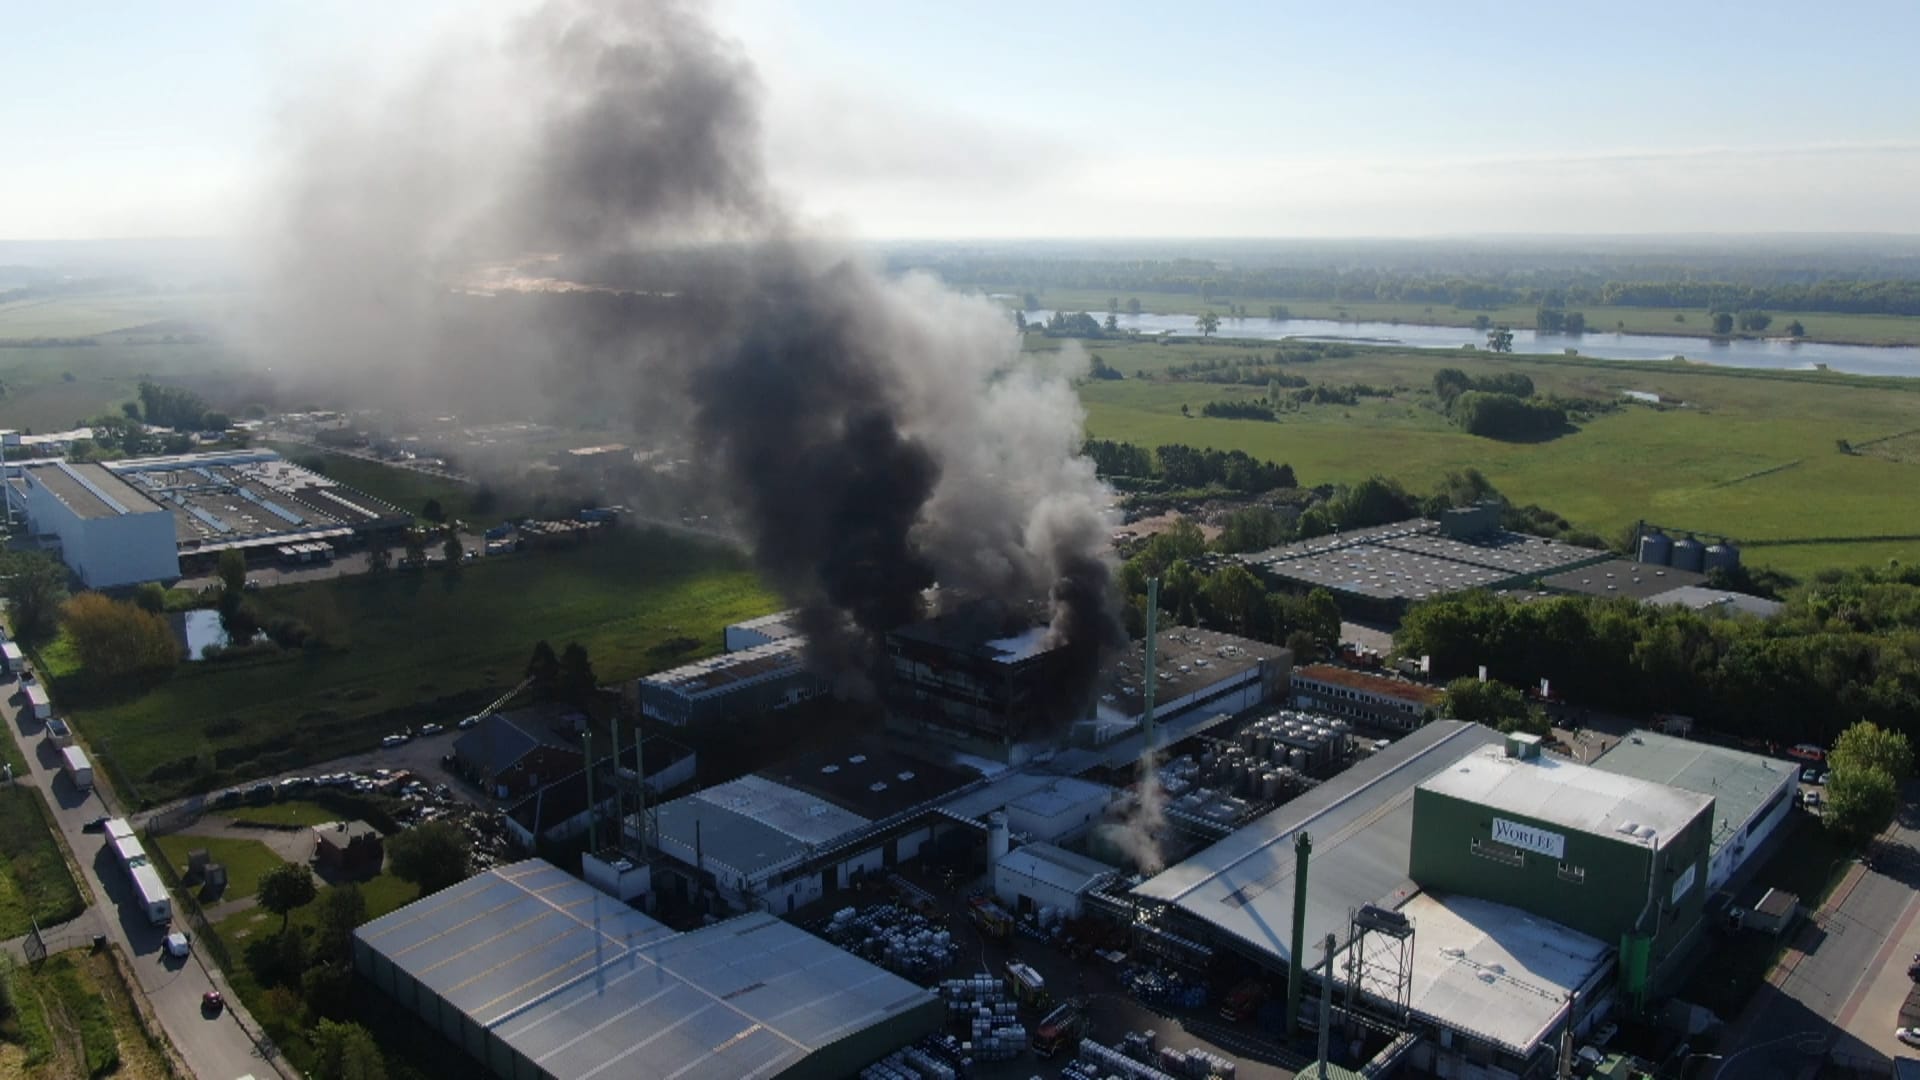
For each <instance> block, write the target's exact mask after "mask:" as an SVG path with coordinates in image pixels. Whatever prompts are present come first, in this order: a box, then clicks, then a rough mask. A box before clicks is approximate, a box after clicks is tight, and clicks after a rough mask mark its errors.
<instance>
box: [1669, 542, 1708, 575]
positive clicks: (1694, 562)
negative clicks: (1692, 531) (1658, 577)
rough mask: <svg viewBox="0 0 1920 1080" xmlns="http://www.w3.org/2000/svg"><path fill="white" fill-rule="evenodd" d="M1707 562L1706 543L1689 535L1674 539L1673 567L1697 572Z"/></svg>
mask: <svg viewBox="0 0 1920 1080" xmlns="http://www.w3.org/2000/svg"><path fill="white" fill-rule="evenodd" d="M1706 562H1707V545H1705V544H1703V543H1701V542H1700V541H1698V540H1696V539H1694V538H1693V537H1691V536H1688V537H1686V538H1685V539H1682V540H1676V541H1674V544H1673V563H1672V565H1673V568H1674V569H1676V570H1691V571H1693V572H1694V573H1696V574H1697V573H1699V572H1700V571H1701V570H1702V569H1703V568H1704V567H1705V566H1706Z"/></svg>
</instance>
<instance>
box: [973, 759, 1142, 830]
mask: <svg viewBox="0 0 1920 1080" xmlns="http://www.w3.org/2000/svg"><path fill="white" fill-rule="evenodd" d="M1114 796H1115V792H1114V790H1113V789H1112V788H1110V787H1108V786H1106V785H1105V784H1096V783H1094V782H1093V781H1091V780H1082V779H1079V778H1077V777H1072V776H1058V775H1054V774H1052V773H1042V772H1021V771H1011V772H1006V773H1003V774H1001V775H999V776H996V777H994V778H993V780H992V782H991V783H988V784H985V785H983V786H980V787H974V788H969V789H967V790H966V791H965V792H964V793H962V794H960V795H957V796H955V797H953V798H950V799H947V800H946V801H944V802H942V803H941V804H940V805H939V807H938V813H939V815H940V816H941V817H945V818H950V819H953V820H955V821H964V822H967V823H969V824H972V825H976V826H979V827H982V828H984V827H985V826H986V825H987V822H988V819H989V818H990V817H991V816H992V815H993V814H994V813H996V812H998V813H1002V814H1005V815H1006V819H1007V826H1008V828H1009V829H1010V830H1011V831H1012V835H1013V836H1015V837H1018V838H1019V839H1020V840H1022V841H1041V842H1045V843H1054V844H1058V843H1063V842H1065V841H1068V840H1071V839H1074V838H1075V837H1077V836H1079V835H1080V834H1081V833H1084V832H1086V831H1087V829H1089V828H1090V827H1092V826H1093V825H1096V824H1098V823H1099V821H1100V819H1101V818H1102V817H1103V816H1104V815H1105V814H1106V811H1107V808H1108V807H1109V806H1110V805H1112V803H1113V801H1114Z"/></svg>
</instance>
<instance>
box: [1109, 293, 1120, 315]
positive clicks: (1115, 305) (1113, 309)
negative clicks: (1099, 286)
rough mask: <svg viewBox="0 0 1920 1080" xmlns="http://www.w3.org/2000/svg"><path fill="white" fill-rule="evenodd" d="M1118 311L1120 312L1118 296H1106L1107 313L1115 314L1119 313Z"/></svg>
mask: <svg viewBox="0 0 1920 1080" xmlns="http://www.w3.org/2000/svg"><path fill="white" fill-rule="evenodd" d="M1119 312H1120V298H1119V297H1117V296H1109V297H1107V314H1109V315H1117V314H1119Z"/></svg>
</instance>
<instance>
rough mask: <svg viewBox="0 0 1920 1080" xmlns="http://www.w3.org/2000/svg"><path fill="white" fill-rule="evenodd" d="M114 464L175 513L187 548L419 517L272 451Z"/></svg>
mask: <svg viewBox="0 0 1920 1080" xmlns="http://www.w3.org/2000/svg"><path fill="white" fill-rule="evenodd" d="M107 468H108V469H109V470H110V471H111V472H112V473H113V475H114V476H116V477H117V478H118V479H119V480H120V481H121V482H122V483H124V484H125V485H127V486H128V488H129V490H138V491H139V492H141V493H142V494H143V495H144V496H145V497H146V498H147V499H148V500H150V501H151V502H153V503H154V504H155V505H157V506H159V507H161V508H164V509H166V510H167V511H169V512H170V513H172V514H173V518H174V536H175V538H176V540H177V541H178V542H179V545H180V547H181V549H182V550H198V551H219V550H222V549H225V548H232V547H246V546H251V545H253V544H256V543H261V542H264V541H267V540H272V541H275V542H286V541H289V540H314V539H332V538H339V537H345V536H350V535H352V533H353V532H354V530H355V529H357V528H361V527H364V526H372V525H387V524H399V523H402V522H404V521H408V520H411V515H409V514H408V513H407V512H406V511H403V510H400V509H398V508H397V507H395V506H393V505H391V504H389V503H386V502H383V501H381V500H379V499H376V498H374V497H373V496H371V495H368V494H365V493H364V492H360V491H355V490H353V489H352V488H348V487H344V486H342V485H340V484H339V483H337V482H335V481H333V480H331V479H329V478H328V477H325V476H322V475H320V474H319V473H316V472H313V471H311V470H309V469H305V468H302V467H301V466H299V465H295V464H294V463H292V462H290V461H287V460H285V459H283V458H281V457H280V455H278V454H276V453H274V452H273V451H271V450H238V451H216V452H210V453H205V454H177V455H171V456H167V457H152V458H130V459H127V460H124V461H115V462H112V463H110V464H109V465H108V466H107Z"/></svg>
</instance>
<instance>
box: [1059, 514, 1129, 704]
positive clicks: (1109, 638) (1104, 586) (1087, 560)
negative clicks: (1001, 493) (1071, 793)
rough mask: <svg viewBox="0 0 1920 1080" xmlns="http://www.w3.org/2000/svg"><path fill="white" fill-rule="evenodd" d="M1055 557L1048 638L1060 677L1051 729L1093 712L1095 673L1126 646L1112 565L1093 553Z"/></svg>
mask: <svg viewBox="0 0 1920 1080" xmlns="http://www.w3.org/2000/svg"><path fill="white" fill-rule="evenodd" d="M1055 558H1056V562H1055V569H1056V571H1057V573H1058V575H1059V576H1058V577H1057V578H1056V580H1055V581H1054V584H1053V589H1052V596H1051V600H1052V605H1053V614H1052V621H1051V623H1050V624H1049V626H1048V628H1047V629H1048V635H1047V636H1048V641H1049V642H1050V643H1057V644H1058V646H1059V648H1060V652H1061V656H1062V659H1061V673H1062V678H1061V680H1060V682H1059V684H1058V685H1057V686H1056V687H1055V688H1054V692H1053V694H1052V695H1051V698H1050V700H1049V702H1048V710H1047V711H1048V713H1049V715H1050V718H1051V719H1052V720H1053V721H1054V722H1055V723H1056V724H1060V725H1066V724H1071V723H1072V722H1074V721H1075V720H1081V719H1084V718H1086V716H1087V714H1088V712H1089V711H1090V710H1091V709H1092V707H1093V698H1094V692H1095V690H1096V689H1097V687H1098V681H1099V677H1100V669H1101V668H1102V667H1103V666H1104V665H1105V663H1106V661H1107V660H1108V658H1109V657H1111V656H1112V655H1113V653H1114V652H1116V651H1118V650H1119V649H1120V648H1122V647H1123V646H1125V645H1126V643H1127V632H1126V628H1125V627H1124V626H1123V625H1121V622H1120V616H1119V612H1118V611H1117V610H1116V609H1115V605H1114V593H1113V573H1112V568H1111V564H1110V563H1109V562H1108V561H1107V560H1106V559H1104V558H1101V557H1100V556H1099V555H1098V554H1096V553H1092V552H1082V551H1064V552H1059V553H1056V556H1055Z"/></svg>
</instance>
